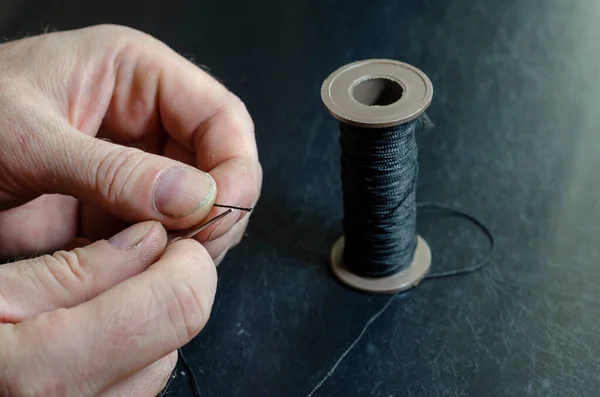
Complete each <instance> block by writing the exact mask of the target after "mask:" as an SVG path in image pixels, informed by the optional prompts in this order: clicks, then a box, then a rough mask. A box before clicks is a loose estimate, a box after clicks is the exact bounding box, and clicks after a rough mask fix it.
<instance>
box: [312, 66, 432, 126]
mask: <svg viewBox="0 0 600 397" xmlns="http://www.w3.org/2000/svg"><path fill="white" fill-rule="evenodd" d="M375 79H388V80H392V81H394V82H395V83H397V84H399V85H400V86H401V87H402V89H403V94H402V96H401V97H400V98H399V99H398V100H397V101H395V102H393V103H391V104H387V105H384V106H378V105H375V106H369V105H365V104H362V103H360V102H358V101H357V100H356V98H355V97H354V96H353V90H354V89H355V88H356V87H357V86H358V85H359V84H360V83H362V82H364V81H366V80H375ZM432 98H433V84H432V83H431V80H429V78H428V77H427V75H426V74H425V73H423V72H422V71H421V70H420V69H418V68H416V67H414V66H412V65H409V64H407V63H404V62H400V61H395V60H389V59H369V60H363V61H356V62H353V63H350V64H347V65H345V66H342V67H341V68H339V69H338V70H336V71H335V72H333V73H332V74H331V75H329V77H328V78H327V79H326V80H325V81H324V82H323V85H322V86H321V99H322V101H323V103H324V104H325V107H326V108H327V110H328V111H329V113H331V115H332V116H333V117H335V118H336V119H338V120H340V121H342V122H344V123H346V124H350V125H353V126H356V127H363V128H385V127H393V126H396V125H400V124H405V123H408V122H409V121H412V120H414V119H416V118H418V117H419V116H420V115H421V114H423V112H424V111H425V110H426V109H427V108H428V107H429V105H430V104H431V100H432Z"/></svg>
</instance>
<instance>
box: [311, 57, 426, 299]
mask: <svg viewBox="0 0 600 397" xmlns="http://www.w3.org/2000/svg"><path fill="white" fill-rule="evenodd" d="M432 97H433V85H432V84H431V81H430V80H429V78H428V77H427V76H426V75H425V73H423V72H422V71H420V70H419V69H417V68H415V67H413V66H411V65H408V64H406V63H403V62H398V61H394V60H387V59H372V60H365V61H359V62H354V63H351V64H348V65H345V66H343V67H341V68H340V69H338V70H337V71H335V72H333V73H332V74H331V75H330V76H329V77H328V78H327V79H326V80H325V81H324V83H323V86H322V88H321V98H322V100H323V103H324V104H325V106H326V108H327V110H328V111H329V112H330V113H331V114H332V115H333V116H334V117H335V118H336V119H338V120H339V121H340V145H341V150H342V155H341V168H342V172H341V178H342V191H343V199H344V222H343V223H344V235H343V236H342V237H341V238H340V239H339V240H337V242H336V243H335V244H334V245H333V247H332V249H331V253H330V260H331V269H332V271H333V273H334V274H335V276H336V277H337V278H338V279H339V280H340V281H342V282H343V283H344V284H346V285H348V286H350V287H353V288H355V289H358V290H361V291H366V292H372V293H395V292H400V291H404V290H407V289H409V288H412V287H414V286H416V285H417V284H419V282H420V281H421V280H423V278H424V277H425V276H426V274H427V273H428V271H429V269H430V266H431V251H430V249H429V246H428V244H427V242H426V241H425V240H424V239H423V238H422V237H421V236H419V235H417V233H416V211H417V208H416V207H417V206H416V197H415V189H416V181H417V175H418V164H417V146H416V141H415V134H416V131H417V129H418V127H419V126H420V124H421V122H422V120H423V117H425V116H424V112H425V110H426V109H427V107H428V106H429V105H430V104H431V100H432Z"/></svg>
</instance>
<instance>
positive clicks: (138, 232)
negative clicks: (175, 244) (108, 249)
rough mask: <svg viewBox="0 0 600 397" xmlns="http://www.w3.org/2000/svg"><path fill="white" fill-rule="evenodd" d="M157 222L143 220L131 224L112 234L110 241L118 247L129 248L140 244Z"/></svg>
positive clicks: (121, 248)
mask: <svg viewBox="0 0 600 397" xmlns="http://www.w3.org/2000/svg"><path fill="white" fill-rule="evenodd" d="M155 224H156V222H143V223H138V224H137V225H133V226H130V227H128V228H127V229H125V230H123V231H121V232H119V233H117V234H115V235H114V236H112V237H111V238H110V239H109V240H108V242H109V243H110V245H112V246H113V247H115V248H117V249H120V250H127V249H129V248H132V247H134V246H136V245H138V244H140V243H141V242H142V241H143V240H144V238H145V237H146V236H147V235H148V234H149V233H150V230H152V228H153V227H154V225H155Z"/></svg>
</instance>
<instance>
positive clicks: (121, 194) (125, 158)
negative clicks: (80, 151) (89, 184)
mask: <svg viewBox="0 0 600 397" xmlns="http://www.w3.org/2000/svg"><path fill="white" fill-rule="evenodd" d="M98 146H99V145H98V144H93V145H92V149H91V151H92V154H91V155H92V156H94V152H96V151H101V149H100V148H98ZM147 156H148V155H147V154H146V153H144V152H143V151H141V150H139V149H135V148H122V147H115V149H113V150H111V151H109V152H107V153H102V154H99V155H98V157H99V161H98V162H97V163H96V165H90V168H89V170H88V173H89V175H90V178H91V180H92V181H94V182H93V185H95V190H96V191H97V192H98V193H99V194H101V195H102V197H104V198H105V199H106V200H107V201H108V203H109V204H116V203H119V202H120V201H122V200H123V199H124V198H125V196H126V194H127V190H126V189H127V187H128V183H129V182H130V181H131V180H132V179H133V178H134V177H135V175H136V172H137V170H138V169H139V166H140V164H142V163H143V162H144V160H145V159H146V158H147Z"/></svg>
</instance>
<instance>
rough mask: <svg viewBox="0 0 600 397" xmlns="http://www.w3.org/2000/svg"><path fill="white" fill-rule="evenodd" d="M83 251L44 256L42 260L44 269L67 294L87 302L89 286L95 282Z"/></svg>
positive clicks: (76, 250) (61, 252)
mask: <svg viewBox="0 0 600 397" xmlns="http://www.w3.org/2000/svg"><path fill="white" fill-rule="evenodd" d="M81 252H82V250H81V249H79V248H76V249H75V250H73V251H57V252H55V253H53V254H52V255H44V256H42V257H41V260H42V262H43V264H44V266H43V267H42V268H43V269H47V271H48V272H49V273H50V275H51V276H52V278H53V279H54V280H55V281H56V282H57V283H58V284H59V285H60V286H61V287H62V288H63V289H64V290H66V291H67V293H68V294H69V295H70V296H71V297H74V298H76V299H78V300H87V299H88V298H89V297H88V296H87V293H86V291H87V290H88V288H87V286H88V285H90V284H91V283H92V282H93V280H92V278H93V274H92V272H91V271H90V270H89V268H88V267H87V266H86V264H85V259H84V256H83V255H82V254H81Z"/></svg>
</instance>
